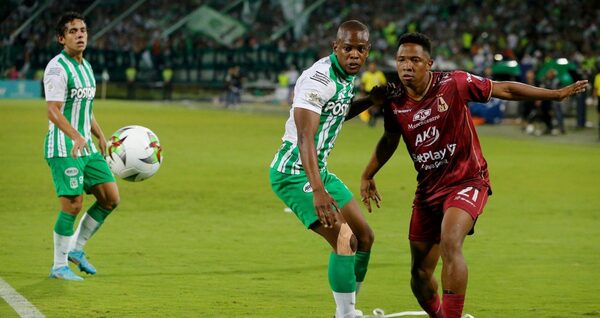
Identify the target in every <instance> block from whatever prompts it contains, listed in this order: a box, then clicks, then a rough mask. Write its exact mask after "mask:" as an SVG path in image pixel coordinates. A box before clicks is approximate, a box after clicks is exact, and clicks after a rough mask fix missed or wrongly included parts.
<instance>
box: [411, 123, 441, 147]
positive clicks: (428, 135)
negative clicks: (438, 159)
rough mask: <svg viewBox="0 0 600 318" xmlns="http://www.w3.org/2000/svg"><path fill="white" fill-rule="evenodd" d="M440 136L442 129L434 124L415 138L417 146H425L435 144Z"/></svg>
mask: <svg viewBox="0 0 600 318" xmlns="http://www.w3.org/2000/svg"><path fill="white" fill-rule="evenodd" d="M439 138H440V131H439V130H438V129H437V127H435V126H432V127H429V128H427V130H425V131H424V132H422V133H420V134H418V135H417V139H416V140H415V147H418V146H419V145H421V144H422V145H423V146H425V147H427V146H431V145H433V144H434V143H435V142H436V141H437V140H438V139H439Z"/></svg>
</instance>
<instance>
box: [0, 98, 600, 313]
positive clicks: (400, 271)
mask: <svg viewBox="0 0 600 318" xmlns="http://www.w3.org/2000/svg"><path fill="white" fill-rule="evenodd" d="M273 107H276V106H273ZM95 115H96V116H97V119H98V121H99V123H100V124H101V125H102V128H103V130H104V133H105V134H106V135H107V137H109V136H110V135H111V134H112V132H114V131H115V130H116V129H118V128H120V127H122V126H126V125H132V124H137V125H143V126H146V127H149V128H150V129H152V130H153V131H154V132H155V133H156V134H157V135H158V136H159V138H160V141H161V144H162V145H163V148H164V156H165V160H164V162H163V165H162V167H161V168H160V170H159V172H158V174H157V175H156V176H154V177H153V178H151V179H150V180H147V181H144V182H141V183H128V182H125V181H121V180H119V181H118V184H119V189H120V192H121V199H122V200H121V205H120V206H119V208H118V209H117V210H116V211H115V212H114V213H113V214H112V215H111V216H110V217H109V218H108V219H107V221H106V223H105V224H104V226H103V227H102V228H101V230H100V231H99V232H98V233H97V234H96V236H95V237H93V238H92V240H90V242H89V243H88V245H87V247H86V251H87V253H88V255H89V258H90V261H91V262H92V263H93V264H94V265H95V266H96V267H97V269H98V274H97V275H96V276H86V277H85V278H86V280H85V281H84V282H80V283H77V282H64V281H56V280H51V279H48V278H47V275H48V272H49V270H50V267H51V264H52V228H53V225H54V222H55V219H56V214H57V212H58V209H59V205H58V200H57V199H56V198H55V195H54V190H53V185H52V181H51V176H50V172H49V169H48V167H47V165H46V163H45V161H44V159H43V153H42V147H43V139H44V135H45V133H46V129H47V119H46V108H45V103H44V102H43V101H41V100H39V101H11V100H3V101H0V144H1V145H2V146H3V151H2V155H1V156H0V164H1V165H2V167H3V170H4V173H2V174H0V185H1V189H2V191H0V277H2V278H3V279H4V280H6V281H7V282H8V283H9V284H11V285H12V286H13V287H14V288H15V289H16V290H17V291H18V292H19V293H21V294H22V295H23V296H25V297H26V298H27V299H28V300H29V301H30V302H31V303H32V304H34V305H35V306H36V307H37V308H38V309H39V310H40V311H41V312H42V313H44V314H45V315H46V316H47V317H82V316H83V317H226V318H229V317H330V316H331V315H332V314H333V312H334V304H333V300H332V297H331V292H330V290H329V287H328V283H327V277H326V268H327V259H328V253H329V249H328V247H327V246H326V244H325V243H324V242H322V241H321V240H320V239H319V238H317V237H316V235H314V234H311V233H310V232H308V231H306V230H304V229H303V227H302V226H301V225H300V223H299V222H298V221H297V220H296V219H295V217H294V216H293V215H291V214H288V213H284V212H283V208H284V206H283V204H282V203H281V202H280V201H279V199H278V198H277V197H276V196H275V195H274V194H272V192H271V190H270V188H269V184H268V166H269V163H270V162H271V159H272V158H273V155H274V153H275V151H276V149H277V148H278V146H279V144H280V137H281V136H282V134H283V124H284V121H285V117H284V116H283V115H281V113H280V112H279V113H243V112H230V111H222V110H215V109H206V108H190V107H184V106H182V105H176V104H155V103H149V102H123V101H97V102H96V103H95ZM484 130H485V132H484V133H483V134H481V135H480V138H481V142H482V146H483V150H484V154H485V155H486V159H487V160H488V163H489V167H490V173H491V179H492V185H493V191H494V195H493V196H491V197H490V199H489V201H488V204H487V207H486V210H485V213H484V214H483V216H482V217H481V218H480V219H479V221H478V223H477V227H476V234H475V236H474V237H469V238H467V241H466V242H465V251H464V252H465V255H466V258H467V261H468V264H469V276H470V277H469V288H468V292H467V300H466V304H465V312H467V313H471V314H473V315H474V316H475V317H477V318H480V317H494V318H497V317H511V318H512V317H561V318H562V317H596V316H598V317H600V286H599V283H600V244H599V243H600V208H599V207H600V165H598V160H599V159H600V147H598V145H594V144H583V145H570V144H556V143H552V142H540V140H539V139H515V138H510V137H505V136H498V135H497V134H494V128H493V127H492V128H489V127H486V128H484ZM380 134H381V129H380V128H376V129H370V128H368V127H366V126H364V125H363V124H361V123H359V122H350V123H348V124H347V125H346V127H345V128H344V130H343V132H342V135H341V136H340V138H339V139H338V142H337V145H336V149H335V150H334V151H333V153H332V156H331V159H330V162H329V164H330V169H331V171H333V172H334V173H336V174H337V175H338V176H339V177H340V178H341V179H342V180H344V181H345V182H346V184H347V185H348V186H349V187H350V188H351V189H352V190H353V191H354V192H355V193H357V190H358V185H359V176H360V172H361V171H362V168H363V165H364V164H365V163H366V162H367V160H368V159H369V157H370V155H371V152H372V150H373V148H374V145H375V143H376V142H377V140H378V138H379V136H380ZM376 180H377V182H378V187H379V189H380V192H381V194H382V196H383V207H382V208H381V209H379V210H376V211H375V212H374V213H373V214H370V215H367V220H368V221H369V223H370V224H371V226H372V227H373V229H374V230H375V235H376V242H375V245H374V248H373V254H372V260H371V265H370V267H369V272H368V274H367V281H366V283H365V285H364V287H363V289H362V290H361V293H360V295H359V299H358V308H360V309H363V310H364V311H365V312H367V311H370V310H372V309H373V308H376V307H378V308H383V309H384V310H385V311H386V312H387V313H390V312H397V311H404V310H416V309H418V308H419V307H418V304H417V303H416V301H415V300H414V299H413V296H412V294H411V292H410V287H409V272H408V270H409V264H410V255H409V249H408V241H407V231H408V220H409V217H410V206H411V200H412V195H413V193H414V189H415V185H416V182H415V172H414V169H413V168H412V164H411V162H410V161H409V158H408V156H407V155H406V151H405V150H404V149H403V148H399V149H398V151H397V153H396V155H395V156H394V158H392V159H391V161H390V162H389V163H388V165H387V166H386V167H385V168H384V169H383V170H382V171H381V172H380V173H379V175H378V176H377V178H376ZM92 202H93V201H92V197H90V196H88V197H86V201H85V206H86V208H87V207H88V206H89V205H91V204H92ZM365 213H366V210H365ZM72 268H74V267H73V266H72ZM438 269H439V268H438ZM0 317H17V315H16V313H15V312H14V311H13V310H12V308H11V307H9V306H8V304H6V303H5V302H4V301H3V300H0Z"/></svg>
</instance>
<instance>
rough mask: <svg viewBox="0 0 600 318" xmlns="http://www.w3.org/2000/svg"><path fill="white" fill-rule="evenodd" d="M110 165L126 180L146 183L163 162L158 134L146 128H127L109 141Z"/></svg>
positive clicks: (107, 154)
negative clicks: (144, 181)
mask: <svg viewBox="0 0 600 318" xmlns="http://www.w3.org/2000/svg"><path fill="white" fill-rule="evenodd" d="M105 158H106V162H107V163H108V166H109V167H110V170H111V171H112V172H113V173H114V174H115V175H117V176H119V177H120V178H121V179H123V180H127V181H134V182H137V181H143V180H146V179H148V178H150V177H152V176H153V175H154V174H155V173H156V171H158V168H160V164H161V163H162V160H163V156H162V147H161V146H160V141H159V140H158V137H157V136H156V134H155V133H153V132H152V131H151V130H150V129H148V128H146V127H142V126H126V127H123V128H121V129H119V130H117V131H116V132H115V133H114V134H113V135H112V136H111V137H110V140H109V141H108V144H107V147H106V157H105Z"/></svg>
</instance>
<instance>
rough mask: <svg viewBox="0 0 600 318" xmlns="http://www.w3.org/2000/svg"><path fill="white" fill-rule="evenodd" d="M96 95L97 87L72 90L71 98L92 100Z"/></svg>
mask: <svg viewBox="0 0 600 318" xmlns="http://www.w3.org/2000/svg"><path fill="white" fill-rule="evenodd" d="M95 95H96V88H95V87H80V88H72V89H71V98H87V99H92V98H94V96H95Z"/></svg>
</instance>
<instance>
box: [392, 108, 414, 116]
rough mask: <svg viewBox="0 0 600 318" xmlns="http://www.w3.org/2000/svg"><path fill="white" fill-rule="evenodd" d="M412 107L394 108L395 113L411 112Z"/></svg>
mask: <svg viewBox="0 0 600 318" xmlns="http://www.w3.org/2000/svg"><path fill="white" fill-rule="evenodd" d="M411 110H412V109H410V108H409V109H394V115H398V114H404V113H408V112H410V111H411Z"/></svg>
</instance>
